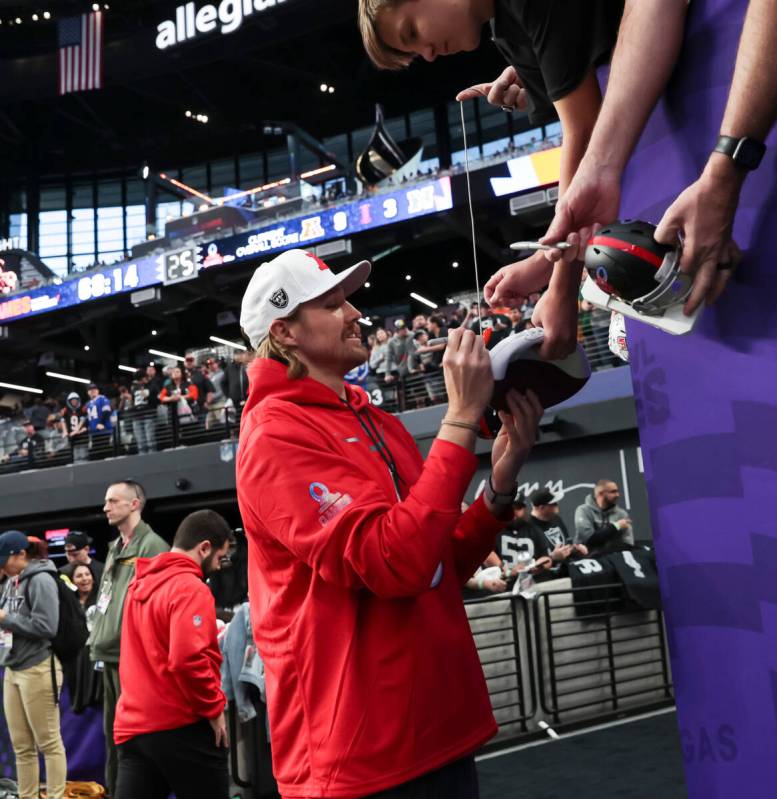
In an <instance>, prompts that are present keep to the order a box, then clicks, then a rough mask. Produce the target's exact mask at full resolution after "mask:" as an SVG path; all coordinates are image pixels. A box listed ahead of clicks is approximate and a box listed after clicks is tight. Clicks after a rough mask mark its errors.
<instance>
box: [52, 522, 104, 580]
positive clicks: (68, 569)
mask: <svg viewBox="0 0 777 799" xmlns="http://www.w3.org/2000/svg"><path fill="white" fill-rule="evenodd" d="M90 544H91V541H90V539H89V536H88V535H87V534H86V533H82V532H80V531H79V530H71V531H70V532H69V533H68V534H67V535H66V536H65V557H66V558H67V564H66V565H65V566H63V567H62V568H61V569H60V572H62V574H67V575H68V576H70V575H72V573H73V572H74V571H75V568H76V566H79V565H83V566H88V567H89V570H90V571H91V572H92V576H93V577H94V584H95V585H99V584H100V579H101V578H102V576H103V570H104V569H105V565H104V564H103V563H101V562H100V561H99V560H95V559H94V558H92V557H90V555H89V546H90Z"/></svg>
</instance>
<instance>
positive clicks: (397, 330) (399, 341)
mask: <svg viewBox="0 0 777 799" xmlns="http://www.w3.org/2000/svg"><path fill="white" fill-rule="evenodd" d="M414 350H415V341H414V340H413V337H412V336H411V335H410V331H409V330H408V329H407V324H405V320H404V319H397V320H396V321H395V322H394V335H393V336H392V337H391V339H390V340H389V343H388V352H387V358H386V382H387V383H391V382H393V381H394V380H397V379H401V378H404V377H407V375H408V373H409V371H410V363H409V360H408V359H409V357H410V354H411V353H412V352H413V351H414Z"/></svg>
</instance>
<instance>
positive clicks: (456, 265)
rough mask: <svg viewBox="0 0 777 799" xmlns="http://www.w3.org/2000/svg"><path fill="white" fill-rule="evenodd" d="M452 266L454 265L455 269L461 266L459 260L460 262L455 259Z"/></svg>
mask: <svg viewBox="0 0 777 799" xmlns="http://www.w3.org/2000/svg"><path fill="white" fill-rule="evenodd" d="M451 266H452V267H453V268H454V269H458V268H459V262H458V261H454V262H453V263H452V264H451Z"/></svg>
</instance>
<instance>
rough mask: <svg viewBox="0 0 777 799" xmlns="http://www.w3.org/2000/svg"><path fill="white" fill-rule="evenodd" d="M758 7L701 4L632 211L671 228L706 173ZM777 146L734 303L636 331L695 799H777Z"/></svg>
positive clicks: (753, 209) (638, 391)
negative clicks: (747, 18)
mask: <svg viewBox="0 0 777 799" xmlns="http://www.w3.org/2000/svg"><path fill="white" fill-rule="evenodd" d="M746 7H747V0H694V2H693V3H691V4H690V6H689V20H688V28H687V34H686V40H685V45H684V48H683V54H682V56H681V60H680V63H679V65H678V69H677V71H676V72H675V75H674V76H673V79H672V81H671V84H670V87H669V89H668V91H667V93H666V95H665V97H664V98H663V100H662V101H661V104H660V105H659V107H658V108H657V109H656V111H655V112H654V113H653V115H652V117H651V119H650V122H649V124H648V127H647V129H646V131H645V133H644V135H643V136H642V139H641V141H640V144H639V147H638V151H637V153H636V154H635V156H634V158H633V159H632V161H631V163H630V166H629V169H628V172H627V175H626V179H625V183H624V193H623V202H622V206H621V215H622V217H624V218H625V217H636V218H640V219H646V220H649V221H651V222H658V220H659V219H660V218H661V216H662V214H663V212H664V210H665V209H666V208H667V207H668V205H669V204H670V203H671V202H672V201H673V200H674V199H675V198H676V196H677V195H678V194H679V192H680V191H681V190H682V189H683V188H685V187H686V186H687V185H689V184H690V183H692V182H693V181H694V180H695V179H696V177H697V176H698V175H699V173H700V171H701V169H702V167H703V165H704V163H705V162H706V159H707V155H708V153H709V152H710V151H711V149H712V148H713V147H714V145H715V142H716V140H717V136H718V133H719V130H720V123H721V119H722V116H723V109H724V106H725V102H726V98H727V95H728V87H729V84H730V80H731V75H732V74H733V68H734V61H735V57H736V49H737V44H738V41H739V36H740V33H741V30H742V22H743V20H744V14H745V10H746ZM657 46H660V45H658V44H657ZM763 79H764V80H774V79H775V76H767V75H764V76H763ZM767 144H768V145H769V149H768V151H767V155H766V157H765V158H764V161H763V163H762V164H761V166H760V168H759V169H758V170H757V171H756V172H754V173H753V174H752V175H751V176H749V177H748V179H747V182H746V183H745V188H744V191H743V194H742V200H741V203H740V207H739V211H738V213H737V217H736V224H735V227H734V237H735V239H736V241H737V242H738V244H739V245H740V247H742V249H743V250H744V251H745V253H746V254H745V259H744V262H743V264H742V265H741V267H740V268H739V269H738V271H737V272H736V273H735V276H734V278H733V279H732V281H731V282H730V284H729V287H728V289H727V291H726V293H725V294H724V296H723V298H722V299H721V300H720V301H719V302H718V304H717V305H715V306H714V307H712V308H708V309H706V310H705V312H704V315H703V316H702V318H701V320H700V321H699V324H698V325H697V329H696V330H695V331H694V333H693V334H692V335H690V336H686V337H675V336H671V335H668V334H665V333H661V332H659V331H655V330H652V329H651V328H649V327H647V326H646V325H640V324H639V323H636V322H635V323H630V324H629V327H628V335H629V348H630V351H631V364H632V373H633V379H634V393H635V397H636V401H637V410H638V417H639V427H640V437H641V443H642V448H643V455H644V464H645V477H646V479H647V484H648V495H649V499H650V508H651V516H652V520H653V531H654V536H655V541H656V552H657V556H658V563H659V567H660V573H661V582H662V593H663V596H664V604H665V609H666V617H667V623H668V627H669V642H670V651H671V655H672V666H673V672H674V680H675V685H676V694H677V706H678V717H679V723H680V736H681V742H682V748H683V758H684V761H685V770H686V781H687V785H688V795H689V797H690V798H691V799H731V797H736V796H742V797H744V796H747V797H748V799H773V797H774V796H777V788H776V787H775V777H774V753H775V751H777V576H775V575H777V521H775V497H777V259H775V250H777V180H776V179H775V172H776V170H777V136H775V135H772V136H771V137H770V139H769V141H768V142H767Z"/></svg>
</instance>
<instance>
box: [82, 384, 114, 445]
mask: <svg viewBox="0 0 777 799" xmlns="http://www.w3.org/2000/svg"><path fill="white" fill-rule="evenodd" d="M86 393H87V394H88V395H89V402H87V403H86V417H87V424H88V426H89V448H90V449H91V451H92V455H96V456H98V457H99V456H102V455H105V454H107V452H108V450H109V449H110V446H111V442H112V437H113V424H112V422H111V413H112V409H111V403H110V400H109V399H108V398H107V397H105V396H104V395H103V394H101V393H100V389H99V388H98V386H97V384H96V383H90V384H89V386H87V390H86Z"/></svg>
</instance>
